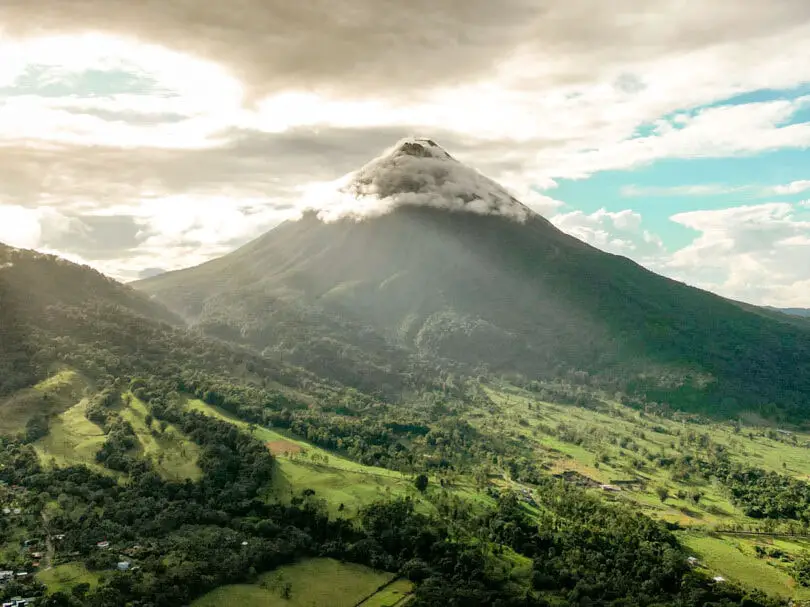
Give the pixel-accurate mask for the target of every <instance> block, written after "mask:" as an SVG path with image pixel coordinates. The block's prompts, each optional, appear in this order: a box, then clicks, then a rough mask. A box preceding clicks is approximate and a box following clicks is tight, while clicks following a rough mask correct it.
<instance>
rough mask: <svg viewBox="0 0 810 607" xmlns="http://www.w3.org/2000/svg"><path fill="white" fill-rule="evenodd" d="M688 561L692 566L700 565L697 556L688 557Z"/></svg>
mask: <svg viewBox="0 0 810 607" xmlns="http://www.w3.org/2000/svg"><path fill="white" fill-rule="evenodd" d="M686 562H687V563H689V564H690V565H691V566H692V567H697V566H698V565H700V561H698V560H697V558H696V557H694V556H690V557H688V558H687V559H686Z"/></svg>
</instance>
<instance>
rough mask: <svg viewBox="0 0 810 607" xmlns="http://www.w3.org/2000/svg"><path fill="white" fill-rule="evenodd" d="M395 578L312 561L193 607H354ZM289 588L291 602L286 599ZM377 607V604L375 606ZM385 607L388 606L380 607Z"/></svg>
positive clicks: (212, 594) (233, 588)
mask: <svg viewBox="0 0 810 607" xmlns="http://www.w3.org/2000/svg"><path fill="white" fill-rule="evenodd" d="M392 577H393V575H392V574H390V573H384V572H380V571H375V570H373V569H369V568H368V567H363V566H362V565H354V564H350V563H341V562H339V561H335V560H333V559H310V560H307V561H303V562H300V563H296V564H294V565H288V566H286V567H281V568H279V569H277V570H275V571H271V572H269V573H266V574H264V575H262V576H261V577H260V578H259V581H258V582H257V583H256V584H234V585H230V586H223V587H221V588H217V589H216V590H214V591H212V592H210V593H208V594H207V595H205V596H204V597H202V598H200V599H198V600H196V601H194V603H192V605H193V607H230V606H234V607H236V606H238V607H320V606H324V607H327V606H328V607H354V606H355V605H357V603H359V602H360V601H362V600H363V599H364V598H365V597H367V596H369V595H370V594H372V593H373V592H374V591H375V590H376V589H378V588H379V587H380V586H382V585H384V584H385V583H386V582H388V581H389V580H390V579H391V578H392ZM285 586H288V588H289V595H288V596H289V598H282V595H283V588H284V587H285ZM372 605H373V604H372ZM378 605H379V606H380V607H381V606H383V605H386V603H378Z"/></svg>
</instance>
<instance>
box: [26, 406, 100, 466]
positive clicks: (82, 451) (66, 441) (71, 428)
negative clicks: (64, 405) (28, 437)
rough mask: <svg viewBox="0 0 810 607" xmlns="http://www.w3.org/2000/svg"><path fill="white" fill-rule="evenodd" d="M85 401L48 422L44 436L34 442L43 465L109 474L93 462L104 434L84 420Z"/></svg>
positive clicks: (91, 423) (94, 425) (97, 427)
mask: <svg viewBox="0 0 810 607" xmlns="http://www.w3.org/2000/svg"><path fill="white" fill-rule="evenodd" d="M87 404H88V402H87V400H86V399H83V400H81V401H80V402H79V403H78V404H76V405H74V406H72V407H71V408H70V409H68V410H67V411H65V412H64V413H61V414H59V415H57V416H55V417H54V418H52V419H51V423H50V430H49V432H48V435H47V436H44V437H43V438H41V439H39V440H38V441H37V442H36V443H34V449H35V450H36V452H37V455H38V456H39V458H40V461H41V462H42V463H43V464H44V465H46V466H47V465H56V466H61V467H64V466H76V465H82V464H84V465H86V466H88V467H90V468H92V469H94V470H96V471H98V472H104V473H110V471H109V470H107V469H106V468H104V467H103V466H100V465H99V464H97V463H96V459H95V455H96V452H97V451H98V450H99V449H100V448H101V445H102V443H104V431H103V430H102V429H101V428H100V427H99V426H97V425H96V424H94V423H93V422H91V421H90V420H88V419H87V418H86V417H85V412H86V411H87Z"/></svg>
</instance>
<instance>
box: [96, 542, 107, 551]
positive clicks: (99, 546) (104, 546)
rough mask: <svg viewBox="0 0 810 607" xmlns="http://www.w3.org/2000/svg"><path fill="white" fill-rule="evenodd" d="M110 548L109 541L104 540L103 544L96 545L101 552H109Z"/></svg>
mask: <svg viewBox="0 0 810 607" xmlns="http://www.w3.org/2000/svg"><path fill="white" fill-rule="evenodd" d="M109 547H110V542H108V541H107V540H104V541H103V542H99V543H97V544H96V548H99V549H101V550H107V549H108V548H109Z"/></svg>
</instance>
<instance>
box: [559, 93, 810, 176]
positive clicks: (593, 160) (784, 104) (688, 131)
mask: <svg viewBox="0 0 810 607" xmlns="http://www.w3.org/2000/svg"><path fill="white" fill-rule="evenodd" d="M808 107H810V96H803V97H798V98H795V99H790V100H787V99H780V100H777V101H768V102H760V103H746V104H740V105H730V104H727V105H721V106H717V107H710V108H706V109H703V110H699V111H698V112H696V113H695V114H694V115H691V116H681V117H680V118H669V119H662V120H660V121H659V124H658V128H657V130H656V132H655V133H654V134H652V135H649V136H645V137H632V138H626V139H622V140H620V141H615V142H613V143H612V144H609V145H605V146H603V147H600V148H597V149H594V150H591V151H585V152H581V151H574V152H572V153H570V154H569V155H567V156H563V157H561V158H560V159H559V160H558V163H557V166H556V167H555V170H554V172H553V173H552V174H553V175H554V176H561V177H568V178H575V179H576V178H580V179H581V178H585V177H587V176H589V175H591V174H593V173H595V172H597V171H605V170H619V169H631V168H635V167H639V166H642V165H646V164H649V163H651V162H653V161H655V160H660V159H663V158H713V157H714V158H717V157H729V156H736V155H743V154H753V153H758V152H766V151H771V150H776V149H782V148H806V147H810V122H799V123H795V124H793V123H790V121H791V119H793V118H794V117H795V116H796V115H797V114H798V113H799V112H800V111H802V110H806V109H807V108H808Z"/></svg>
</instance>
